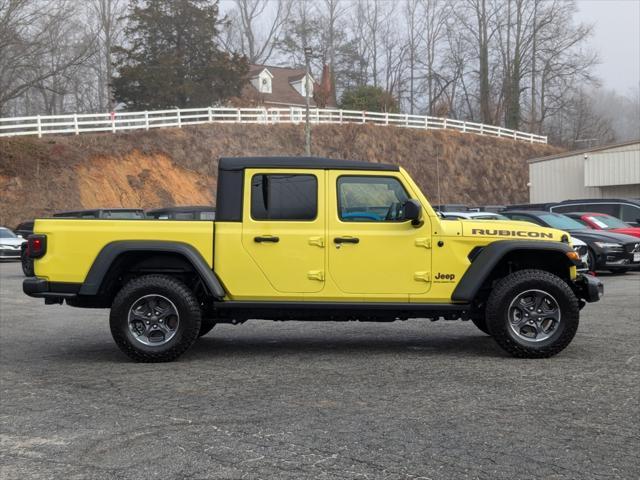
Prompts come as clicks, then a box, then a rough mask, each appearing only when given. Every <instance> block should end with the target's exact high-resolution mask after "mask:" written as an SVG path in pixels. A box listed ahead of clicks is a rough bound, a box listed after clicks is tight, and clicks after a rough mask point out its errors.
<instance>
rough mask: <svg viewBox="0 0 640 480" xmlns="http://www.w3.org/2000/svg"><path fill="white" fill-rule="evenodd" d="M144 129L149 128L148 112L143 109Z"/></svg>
mask: <svg viewBox="0 0 640 480" xmlns="http://www.w3.org/2000/svg"><path fill="white" fill-rule="evenodd" d="M144 129H145V130H149V112H148V111H146V110H145V111H144Z"/></svg>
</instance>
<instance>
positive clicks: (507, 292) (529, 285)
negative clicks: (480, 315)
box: [486, 270, 580, 358]
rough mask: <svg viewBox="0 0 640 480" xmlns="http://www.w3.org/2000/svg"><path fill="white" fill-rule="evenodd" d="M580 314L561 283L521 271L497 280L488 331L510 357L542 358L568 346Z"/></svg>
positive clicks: (538, 272)
mask: <svg viewBox="0 0 640 480" xmlns="http://www.w3.org/2000/svg"><path fill="white" fill-rule="evenodd" d="M579 312H580V310H579V308H578V299H577V298H576V296H575V294H574V293H573V291H572V290H571V288H569V285H567V283H566V282H565V281H564V280H562V279H561V278H559V277H557V276H556V275H553V274H551V273H549V272H545V271H542V270H521V271H517V272H514V273H512V274H510V275H508V276H507V277H505V278H503V279H502V280H500V281H499V282H498V283H497V284H496V286H495V287H494V289H493V291H492V292H491V294H490V295H489V300H488V302H487V317H486V318H487V327H488V330H489V332H490V334H491V336H492V337H493V338H494V339H495V340H496V342H498V344H499V345H500V346H501V347H502V348H503V349H504V350H506V351H507V352H509V353H510V354H511V355H513V356H515V357H520V358H545V357H551V356H553V355H555V354H557V353H559V352H560V351H562V350H563V349H564V348H565V347H566V346H567V345H569V343H571V340H572V339H573V337H574V336H575V334H576V331H577V330H578V322H579V316H580V314H579Z"/></svg>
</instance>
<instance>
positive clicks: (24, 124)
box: [0, 107, 547, 143]
mask: <svg viewBox="0 0 640 480" xmlns="http://www.w3.org/2000/svg"><path fill="white" fill-rule="evenodd" d="M309 115H310V122H311V123H313V124H343V123H369V124H374V125H392V126H396V127H404V128H417V129H421V130H442V129H447V130H457V131H459V132H465V133H475V134H477V135H488V136H492V137H501V138H510V139H513V140H520V141H525V142H529V143H547V137H546V136H542V135H534V134H531V133H526V132H520V131H517V130H510V129H508V128H502V127H496V126H493V125H484V124H481V123H474V122H465V121H462V120H453V119H450V118H441V117H428V116H422V115H408V114H403V113H381V112H362V111H356V110H335V109H318V108H312V109H311V110H310V113H309ZM304 121H305V109H304V108H294V107H291V108H270V109H266V108H213V107H209V108H183V109H174V110H155V111H148V112H114V113H86V114H73V115H46V116H44V115H37V116H32V117H14V118H0V137H6V136H13V135H38V137H42V135H49V134H67V133H72V134H76V135H78V134H80V133H83V132H113V133H115V132H119V131H123V130H139V129H142V130H149V129H150V128H159V127H182V126H183V125H197V124H202V123H258V124H277V123H294V124H298V123H302V122H304Z"/></svg>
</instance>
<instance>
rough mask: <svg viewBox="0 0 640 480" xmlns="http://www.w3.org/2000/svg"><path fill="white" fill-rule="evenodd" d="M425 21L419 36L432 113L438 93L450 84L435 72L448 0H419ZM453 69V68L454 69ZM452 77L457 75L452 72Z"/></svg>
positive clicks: (429, 108)
mask: <svg viewBox="0 0 640 480" xmlns="http://www.w3.org/2000/svg"><path fill="white" fill-rule="evenodd" d="M421 2H422V8H423V11H424V16H425V21H424V24H423V26H422V33H421V38H422V40H423V42H424V47H425V53H424V65H425V69H426V72H425V77H426V78H425V80H426V91H427V113H428V114H429V115H432V114H433V109H434V106H435V103H436V102H437V101H438V100H439V98H440V95H441V94H442V93H443V92H444V90H445V89H446V88H447V87H448V86H449V85H450V83H451V80H450V81H445V82H444V84H443V83H442V80H444V78H443V77H441V76H439V75H438V74H437V73H436V68H435V66H436V60H437V56H438V49H439V47H440V43H441V42H442V40H443V39H444V38H445V34H446V30H447V18H449V16H450V13H451V12H450V10H451V5H450V4H449V2H448V0H421ZM454 70H455V69H454ZM454 77H457V75H455V74H454Z"/></svg>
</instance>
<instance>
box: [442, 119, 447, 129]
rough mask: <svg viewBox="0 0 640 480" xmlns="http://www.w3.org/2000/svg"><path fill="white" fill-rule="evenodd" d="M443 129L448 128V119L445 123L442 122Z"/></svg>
mask: <svg viewBox="0 0 640 480" xmlns="http://www.w3.org/2000/svg"><path fill="white" fill-rule="evenodd" d="M442 128H444V129H446V128H447V117H445V118H444V122H442Z"/></svg>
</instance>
